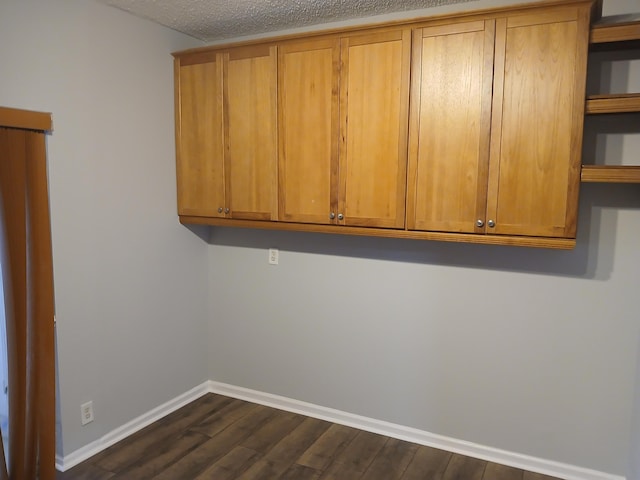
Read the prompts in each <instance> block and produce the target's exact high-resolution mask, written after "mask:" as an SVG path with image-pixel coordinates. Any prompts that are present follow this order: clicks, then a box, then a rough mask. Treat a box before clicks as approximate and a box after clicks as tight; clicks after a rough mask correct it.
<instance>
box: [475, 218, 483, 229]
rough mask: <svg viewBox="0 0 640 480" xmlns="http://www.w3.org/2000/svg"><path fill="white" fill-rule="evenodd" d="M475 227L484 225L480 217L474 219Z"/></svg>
mask: <svg viewBox="0 0 640 480" xmlns="http://www.w3.org/2000/svg"><path fill="white" fill-rule="evenodd" d="M476 227H484V222H483V221H482V219H480V218H479V219H478V220H476Z"/></svg>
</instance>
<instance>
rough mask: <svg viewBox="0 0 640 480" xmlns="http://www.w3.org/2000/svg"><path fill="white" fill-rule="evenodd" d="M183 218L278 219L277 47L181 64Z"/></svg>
mask: <svg viewBox="0 0 640 480" xmlns="http://www.w3.org/2000/svg"><path fill="white" fill-rule="evenodd" d="M175 68H176V73H175V78H176V82H177V86H176V88H178V89H179V92H180V94H179V95H178V96H177V99H176V115H177V119H178V121H177V122H176V125H177V127H176V150H177V180H178V185H177V186H178V212H179V214H180V215H191V216H197V217H212V218H236V219H246V220H272V219H273V220H275V219H277V137H276V135H277V130H276V125H277V118H276V87H275V84H276V49H275V47H274V46H269V45H267V46H262V45H260V46H250V47H244V48H235V49H230V50H228V51H223V52H216V53H213V54H205V55H198V56H195V57H189V58H185V59H178V60H177V61H176V67H175Z"/></svg>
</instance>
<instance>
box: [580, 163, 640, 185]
mask: <svg viewBox="0 0 640 480" xmlns="http://www.w3.org/2000/svg"><path fill="white" fill-rule="evenodd" d="M580 178H581V181H582V182H583V183H586V182H590V183H640V166H635V165H634V166H625V165H583V166H582V172H581V176H580Z"/></svg>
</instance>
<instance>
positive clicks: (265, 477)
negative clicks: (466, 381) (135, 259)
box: [56, 394, 558, 480]
mask: <svg viewBox="0 0 640 480" xmlns="http://www.w3.org/2000/svg"><path fill="white" fill-rule="evenodd" d="M124 479H126V480H558V479H555V478H553V477H549V476H546V475H541V474H538V473H532V472H525V471H523V470H520V469H517V468H512V467H506V466H503V465H497V464H495V463H490V462H485V461H482V460H477V459H474V458H470V457H465V456H462V455H458V454H453V453H450V452H445V451H443V450H438V449H435V448H430V447H426V446H420V445H416V444H413V443H410V442H403V441H400V440H397V439H393V438H389V437H385V436H383V435H376V434H373V433H369V432H364V431H361V430H358V429H355V428H350V427H346V426H343V425H337V424H332V423H330V422H326V421H324V420H318V419H315V418H310V417H305V416H303V415H298V414H294V413H290V412H285V411H282V410H277V409H274V408H269V407H265V406H262V405H257V404H253V403H249V402H245V401H242V400H237V399H232V398H229V397H224V396H221V395H214V394H208V395H205V396H203V397H201V398H199V399H198V400H196V401H194V402H192V403H190V404H189V405H187V406H185V407H183V408H181V409H179V410H177V411H175V412H173V413H172V414H170V415H167V416H166V417H164V418H163V419H161V420H159V421H157V422H155V423H154V424H152V425H150V426H148V427H146V428H144V429H142V430H140V431H139V432H137V433H135V434H134V435H131V436H130V437H128V438H127V439H125V440H123V441H121V442H119V443H117V444H116V445H113V446H112V447H110V448H108V449H106V450H105V451H104V452H102V453H100V454H98V455H95V456H94V457H92V458H90V459H89V460H87V461H86V462H83V463H81V464H80V465H78V466H77V467H75V468H72V469H70V470H69V471H67V472H64V473H60V472H58V474H57V476H56V480H124Z"/></svg>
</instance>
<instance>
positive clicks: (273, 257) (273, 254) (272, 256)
mask: <svg viewBox="0 0 640 480" xmlns="http://www.w3.org/2000/svg"><path fill="white" fill-rule="evenodd" d="M278 256H279V252H278V249H277V248H270V249H269V265H277V264H278Z"/></svg>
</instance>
